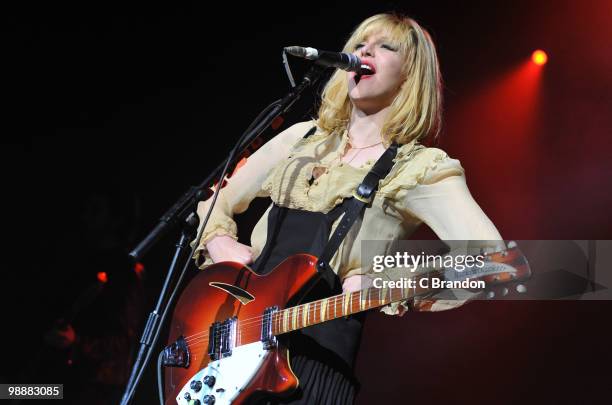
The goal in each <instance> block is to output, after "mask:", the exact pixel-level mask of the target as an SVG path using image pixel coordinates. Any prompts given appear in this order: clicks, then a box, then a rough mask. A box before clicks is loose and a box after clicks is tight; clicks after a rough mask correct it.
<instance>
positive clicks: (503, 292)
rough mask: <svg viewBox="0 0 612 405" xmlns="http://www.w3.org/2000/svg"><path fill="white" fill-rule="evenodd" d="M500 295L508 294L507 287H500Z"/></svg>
mask: <svg viewBox="0 0 612 405" xmlns="http://www.w3.org/2000/svg"><path fill="white" fill-rule="evenodd" d="M501 295H502V297H505V296H506V295H508V289H507V288H506V287H504V288H502V290H501Z"/></svg>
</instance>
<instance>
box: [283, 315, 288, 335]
mask: <svg viewBox="0 0 612 405" xmlns="http://www.w3.org/2000/svg"><path fill="white" fill-rule="evenodd" d="M283 330H284V331H285V332H287V331H288V330H289V312H288V311H287V310H285V311H283Z"/></svg>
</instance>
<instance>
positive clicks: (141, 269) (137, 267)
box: [134, 262, 145, 277]
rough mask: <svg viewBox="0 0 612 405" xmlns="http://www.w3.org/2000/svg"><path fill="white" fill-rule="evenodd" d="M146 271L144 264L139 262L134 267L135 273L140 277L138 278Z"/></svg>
mask: <svg viewBox="0 0 612 405" xmlns="http://www.w3.org/2000/svg"><path fill="white" fill-rule="evenodd" d="M144 270H145V266H144V264H142V263H140V262H138V263H136V264H135V265H134V272H135V273H136V274H137V275H138V277H141V276H142V273H144Z"/></svg>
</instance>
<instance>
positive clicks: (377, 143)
mask: <svg viewBox="0 0 612 405" xmlns="http://www.w3.org/2000/svg"><path fill="white" fill-rule="evenodd" d="M381 143H382V141H380V142H376V143H373V144H372V145H368V146H362V147H360V148H356V147H354V146H353V145H352V144H351V141H349V143H348V144H349V145H351V149H368V148H371V147H372V146H376V145H380V144H381Z"/></svg>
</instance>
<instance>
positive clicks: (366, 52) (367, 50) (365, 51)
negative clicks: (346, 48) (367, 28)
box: [360, 45, 372, 56]
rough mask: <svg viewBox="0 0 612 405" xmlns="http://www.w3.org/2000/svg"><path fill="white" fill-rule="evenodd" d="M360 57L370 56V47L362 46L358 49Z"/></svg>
mask: <svg viewBox="0 0 612 405" xmlns="http://www.w3.org/2000/svg"><path fill="white" fill-rule="evenodd" d="M360 51H361V56H372V51H371V49H370V45H364V46H362V47H361V49H360Z"/></svg>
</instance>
